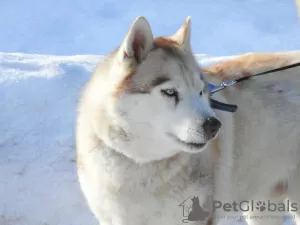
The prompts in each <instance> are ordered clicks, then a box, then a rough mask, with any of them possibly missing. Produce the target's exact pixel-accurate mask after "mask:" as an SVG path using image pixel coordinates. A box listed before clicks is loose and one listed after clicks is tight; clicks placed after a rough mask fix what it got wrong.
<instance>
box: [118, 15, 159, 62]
mask: <svg viewBox="0 0 300 225" xmlns="http://www.w3.org/2000/svg"><path fill="white" fill-rule="evenodd" d="M152 47H153V34H152V30H151V27H150V24H149V23H148V21H147V19H146V18H145V17H142V16H139V17H137V18H136V19H135V20H134V21H133V23H132V25H131V27H130V28H129V31H128V32H127V35H126V36H125V39H124V41H123V43H122V45H121V48H120V49H119V54H120V57H121V60H122V61H123V60H126V61H127V62H129V63H130V64H131V65H133V64H138V63H140V62H141V61H143V60H144V59H145V58H146V57H147V55H148V54H149V52H150V50H151V49H152Z"/></svg>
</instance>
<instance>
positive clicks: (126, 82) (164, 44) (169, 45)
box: [113, 37, 180, 98]
mask: <svg viewBox="0 0 300 225" xmlns="http://www.w3.org/2000/svg"><path fill="white" fill-rule="evenodd" d="M153 43H154V46H155V47H157V48H162V49H178V48H179V47H180V45H179V44H178V43H177V42H176V41H175V40H173V39H172V38H169V37H158V38H155V39H154V42H153ZM135 72H136V71H135V69H134V68H132V69H129V72H128V73H127V75H125V76H124V79H123V80H122V81H121V82H120V83H119V85H118V86H117V87H116V88H115V90H114V92H113V97H114V98H118V97H119V96H120V94H121V93H123V92H124V91H129V92H139V93H146V92H147V90H142V89H134V87H132V83H131V81H132V79H131V78H132V77H133V75H134V74H135ZM130 88H131V90H130Z"/></svg>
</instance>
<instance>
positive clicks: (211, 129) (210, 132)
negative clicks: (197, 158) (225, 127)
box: [203, 117, 222, 139]
mask: <svg viewBox="0 0 300 225" xmlns="http://www.w3.org/2000/svg"><path fill="white" fill-rule="evenodd" d="M221 125H222V124H221V122H220V121H219V120H217V119H216V118H215V117H210V118H208V119H206V120H205V122H204V124H203V129H204V133H205V135H206V137H207V138H208V139H211V138H214V137H215V136H216V134H217V133H218V131H219V129H220V127H221Z"/></svg>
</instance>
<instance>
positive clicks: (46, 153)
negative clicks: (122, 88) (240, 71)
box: [0, 53, 225, 225]
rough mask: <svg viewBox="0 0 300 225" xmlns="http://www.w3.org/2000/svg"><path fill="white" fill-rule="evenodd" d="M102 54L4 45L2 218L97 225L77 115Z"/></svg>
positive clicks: (3, 221)
mask: <svg viewBox="0 0 300 225" xmlns="http://www.w3.org/2000/svg"><path fill="white" fill-rule="evenodd" d="M197 57H198V59H199V62H201V63H203V64H209V63H213V62H216V61H220V60H223V59H225V58H224V57H223V58H222V57H219V58H214V57H207V56H205V55H198V56H197ZM100 61H101V56H88V55H86V56H84V55H82V56H69V57H63V56H47V55H26V54H18V53H14V54H9V53H0V71H1V72H0V109H1V110H0V134H1V135H0V199H1V201H0V225H96V221H95V219H94V218H93V216H92V214H91V213H90V211H89V210H88V208H87V206H86V204H85V201H84V199H83V197H82V195H81V192H80V189H79V186H78V182H77V177H76V171H75V163H74V156H75V152H74V118H75V107H76V99H77V97H78V94H79V90H80V88H81V87H82V85H83V84H84V82H85V81H86V80H87V79H88V78H89V76H90V75H91V72H92V70H93V69H94V68H95V66H96V64H97V63H98V62H100ZM178 213H180V209H178Z"/></svg>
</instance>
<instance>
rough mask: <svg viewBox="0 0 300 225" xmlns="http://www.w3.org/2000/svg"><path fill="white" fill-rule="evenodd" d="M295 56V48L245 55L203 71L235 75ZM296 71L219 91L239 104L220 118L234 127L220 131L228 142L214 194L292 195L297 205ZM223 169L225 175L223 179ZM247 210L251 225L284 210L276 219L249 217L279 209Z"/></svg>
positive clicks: (299, 103) (299, 105)
mask: <svg viewBox="0 0 300 225" xmlns="http://www.w3.org/2000/svg"><path fill="white" fill-rule="evenodd" d="M299 61H300V53H299V52H290V53H273V54H247V55H244V56H241V57H237V58H236V59H232V60H228V61H226V62H223V63H219V64H217V65H214V66H212V67H211V68H208V69H207V71H209V73H211V74H214V75H213V76H215V78H217V77H219V78H221V79H222V80H233V79H237V78H239V77H244V76H251V75H253V74H255V73H259V72H263V71H267V70H269V69H275V68H280V67H281V66H287V65H290V64H293V63H295V62H299ZM299 74H300V69H299V67H296V68H291V69H288V70H285V71H280V72H276V73H272V74H267V75H263V76H259V77H255V78H251V79H249V80H247V81H244V82H242V83H240V84H237V85H236V86H234V87H230V88H228V90H224V91H222V92H220V93H218V96H219V97H223V98H225V99H226V101H228V102H231V103H235V104H237V105H238V107H239V108H238V111H237V112H236V113H234V114H233V115H224V113H223V114H222V113H220V114H222V115H220V117H224V118H221V121H224V120H227V121H228V120H231V121H232V122H231V123H232V129H231V130H230V131H228V130H227V134H231V135H226V134H223V135H224V136H225V137H226V138H227V139H229V141H228V140H226V141H227V146H226V144H223V145H222V143H221V145H222V147H223V146H224V148H223V150H221V151H222V153H221V154H220V156H221V158H220V162H221V167H220V168H219V169H220V170H219V172H218V173H219V175H218V176H219V181H218V182H219V185H220V186H219V188H218V185H217V188H216V189H217V192H218V194H217V196H216V198H219V199H220V200H221V199H223V202H226V201H228V200H230V201H233V200H236V201H237V202H241V201H251V200H257V201H259V200H260V201H263V202H266V203H267V202H268V201H269V202H271V203H276V204H278V203H279V202H282V201H283V200H287V199H290V203H289V204H292V203H296V204H298V207H300V192H299V191H298V189H299V185H300V170H299V169H300V168H299V165H300V164H299V163H300V151H299V150H300V141H299V138H298V137H299V135H300V129H299V127H300V116H299V115H300V98H299V97H300V76H299ZM225 126H226V125H224V127H225ZM221 136H222V134H221ZM228 143H230V144H228ZM226 173H227V174H226ZM222 174H223V175H224V174H226V176H227V178H228V179H227V180H226V179H223V178H222V176H223V175H222ZM280 183H285V188H279V189H278V188H276V187H277V185H278V184H280ZM286 197H287V198H286ZM285 204H287V203H285ZM285 211H286V209H285ZM245 213H247V214H248V223H249V224H272V225H276V224H281V222H282V221H281V219H282V215H281V218H280V217H278V218H279V219H278V220H276V219H267V218H266V219H256V220H255V219H252V220H251V219H250V216H251V215H260V216H262V215H263V216H266V215H270V214H272V213H277V214H280V213H281V212H279V211H276V212H270V211H265V212H250V211H249V212H245ZM229 214H230V213H229ZM296 214H297V212H296ZM298 222H299V221H298Z"/></svg>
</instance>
